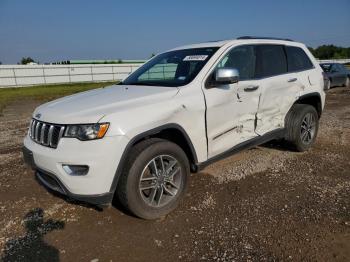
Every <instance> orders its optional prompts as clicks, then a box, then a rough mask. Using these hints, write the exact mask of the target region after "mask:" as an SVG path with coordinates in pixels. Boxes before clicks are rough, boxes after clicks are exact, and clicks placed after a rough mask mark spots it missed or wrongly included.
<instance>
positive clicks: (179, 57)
mask: <svg viewBox="0 0 350 262" xmlns="http://www.w3.org/2000/svg"><path fill="white" fill-rule="evenodd" d="M218 49H219V48H218V47H214V48H213V47H210V48H193V49H183V50H175V51H170V52H166V53H163V54H160V55H158V56H156V57H155V58H153V59H152V60H150V61H149V62H147V63H146V64H144V65H143V66H141V67H140V68H139V69H138V70H136V71H135V72H134V73H132V74H131V75H130V76H129V77H128V78H126V79H125V80H124V81H123V82H122V83H121V84H123V85H152V86H174V87H176V86H183V85H186V84H188V83H190V82H191V81H192V80H193V79H194V78H195V77H196V75H197V74H198V73H199V72H200V70H201V69H202V68H203V66H204V65H205V64H206V63H207V61H208V60H209V59H210V57H211V56H212V55H213V54H214V53H215V52H216V51H217V50H218Z"/></svg>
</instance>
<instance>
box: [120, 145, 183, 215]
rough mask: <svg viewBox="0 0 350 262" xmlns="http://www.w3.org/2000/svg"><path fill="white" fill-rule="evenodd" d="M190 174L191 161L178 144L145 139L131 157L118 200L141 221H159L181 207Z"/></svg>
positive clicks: (134, 149) (136, 147)
mask: <svg viewBox="0 0 350 262" xmlns="http://www.w3.org/2000/svg"><path fill="white" fill-rule="evenodd" d="M189 173H190V167H189V162H188V159H187V157H186V154H185V153H184V151H183V150H182V149H181V148H180V147H179V146H178V145H176V144H174V143H172V142H169V141H166V140H162V139H149V140H145V141H143V142H140V143H139V144H137V145H136V146H135V147H134V148H133V149H132V150H131V152H130V154H129V159H128V161H127V163H126V166H125V169H124V171H123V173H122V175H121V178H120V182H119V183H118V187H117V194H118V197H119V201H120V202H121V204H122V205H123V206H124V207H126V208H127V209H128V210H129V211H130V212H132V213H133V214H134V215H136V216H138V217H140V218H144V219H157V218H160V217H162V216H165V215H166V214H168V213H170V212H171V211H172V210H174V209H175V208H176V206H177V205H178V203H179V201H180V199H181V197H182V196H183V194H184V192H185V189H186V185H187V178H188V176H189Z"/></svg>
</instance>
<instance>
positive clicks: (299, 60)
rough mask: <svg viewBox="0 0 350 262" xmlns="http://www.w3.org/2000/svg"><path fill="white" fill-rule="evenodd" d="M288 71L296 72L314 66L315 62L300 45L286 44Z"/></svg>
mask: <svg viewBox="0 0 350 262" xmlns="http://www.w3.org/2000/svg"><path fill="white" fill-rule="evenodd" d="M286 53H287V59H288V71H289V72H296V71H303V70H308V69H311V68H313V64H312V62H311V61H310V59H309V57H308V56H307V55H306V54H305V52H304V50H303V49H301V48H300V47H295V46H286Z"/></svg>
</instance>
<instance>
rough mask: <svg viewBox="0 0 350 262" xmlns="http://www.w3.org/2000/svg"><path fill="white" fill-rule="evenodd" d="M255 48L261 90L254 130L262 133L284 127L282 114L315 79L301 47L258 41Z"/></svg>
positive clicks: (308, 60) (312, 69)
mask: <svg viewBox="0 0 350 262" xmlns="http://www.w3.org/2000/svg"><path fill="white" fill-rule="evenodd" d="M258 50H259V52H258V70H257V73H258V76H259V77H261V88H262V91H261V92H262V93H261V98H260V103H259V109H258V114H257V128H256V132H257V133H258V134H259V135H262V134H265V133H267V132H269V131H272V130H275V129H278V128H283V127H284V120H285V116H286V114H287V113H288V111H289V109H290V108H291V106H292V105H293V103H294V102H295V100H297V99H298V97H299V96H300V95H301V94H302V92H303V91H304V90H305V89H307V88H308V87H310V86H312V85H313V84H316V83H317V79H316V78H315V74H314V66H313V64H312V62H311V61H310V59H309V57H308V56H307V54H306V53H305V52H304V50H303V49H302V48H300V47H296V46H282V45H279V46H278V45H261V46H259V49H258Z"/></svg>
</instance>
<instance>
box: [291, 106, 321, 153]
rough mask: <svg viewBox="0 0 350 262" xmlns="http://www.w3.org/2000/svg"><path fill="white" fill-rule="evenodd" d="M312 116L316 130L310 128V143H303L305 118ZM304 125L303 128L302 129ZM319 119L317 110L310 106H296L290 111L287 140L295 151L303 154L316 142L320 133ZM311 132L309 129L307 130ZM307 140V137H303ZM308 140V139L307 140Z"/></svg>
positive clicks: (308, 135)
mask: <svg viewBox="0 0 350 262" xmlns="http://www.w3.org/2000/svg"><path fill="white" fill-rule="evenodd" d="M307 116H311V117H313V119H314V122H315V124H314V128H312V130H313V131H312V130H311V128H310V131H309V133H310V134H306V136H307V139H309V137H310V139H309V141H303V139H302V136H303V135H305V131H306V129H305V122H304V121H305V118H306V117H307ZM302 125H303V127H302ZM318 125H319V117H318V114H317V111H316V109H315V108H314V107H313V106H310V105H304V104H295V105H293V106H292V108H291V109H290V110H289V112H288V114H287V116H286V119H285V127H286V136H285V139H286V140H287V141H288V142H289V143H290V144H291V145H292V146H293V147H294V149H295V150H297V151H299V152H303V151H306V150H308V149H309V148H310V147H311V146H312V144H313V143H314V142H315V139H316V137H317V132H318ZM307 129H308V130H309V128H307ZM303 137H304V138H306V137H305V136H303ZM305 140H306V139H305Z"/></svg>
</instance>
